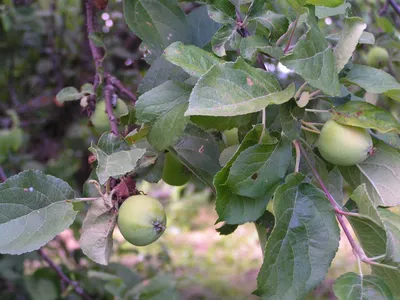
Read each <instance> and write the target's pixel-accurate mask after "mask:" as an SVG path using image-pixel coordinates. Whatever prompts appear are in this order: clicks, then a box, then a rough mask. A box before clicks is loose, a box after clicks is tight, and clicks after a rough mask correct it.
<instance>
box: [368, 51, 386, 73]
mask: <svg viewBox="0 0 400 300" xmlns="http://www.w3.org/2000/svg"><path fill="white" fill-rule="evenodd" d="M388 62H389V53H388V52H387V50H386V49H385V48H382V47H373V48H371V50H369V52H368V55H367V63H368V65H370V66H371V67H374V68H383V67H385V66H386V65H387V64H388Z"/></svg>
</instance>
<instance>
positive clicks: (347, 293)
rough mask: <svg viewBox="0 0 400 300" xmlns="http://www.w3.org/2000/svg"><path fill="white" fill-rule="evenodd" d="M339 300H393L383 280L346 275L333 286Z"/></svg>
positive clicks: (373, 277)
mask: <svg viewBox="0 0 400 300" xmlns="http://www.w3.org/2000/svg"><path fill="white" fill-rule="evenodd" d="M333 291H334V292H335V296H336V297H338V299H339V300H348V299H352V300H353V299H354V300H367V299H371V300H372V299H373V300H392V299H395V298H393V295H392V292H391V291H390V288H389V287H388V285H387V284H386V283H385V281H384V280H383V279H382V278H379V277H376V276H370V275H365V276H360V275H358V274H355V273H346V274H343V275H342V276H340V277H339V278H338V279H336V282H335V285H334V286H333Z"/></svg>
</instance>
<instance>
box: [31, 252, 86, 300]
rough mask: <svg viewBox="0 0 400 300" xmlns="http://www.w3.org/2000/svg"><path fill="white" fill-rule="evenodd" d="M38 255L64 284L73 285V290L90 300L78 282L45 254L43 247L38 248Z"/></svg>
mask: <svg viewBox="0 0 400 300" xmlns="http://www.w3.org/2000/svg"><path fill="white" fill-rule="evenodd" d="M38 252H39V254H40V256H41V257H42V258H43V260H44V261H45V262H46V263H47V264H48V265H49V266H50V268H52V269H53V270H54V271H55V272H56V273H57V276H58V277H59V278H60V279H61V280H62V281H63V282H65V283H66V284H68V285H71V286H73V287H74V290H75V292H76V293H77V294H78V295H79V296H81V297H82V298H83V299H85V300H91V299H92V298H91V297H90V296H89V295H88V294H87V293H86V292H85V291H84V290H83V289H82V288H81V286H80V285H79V283H78V282H76V281H73V280H71V279H69V278H68V276H67V275H65V274H64V272H63V271H62V270H61V268H60V267H59V266H57V265H56V264H55V263H54V261H53V260H52V259H51V258H50V257H48V256H47V254H46V253H44V251H43V249H39V250H38Z"/></svg>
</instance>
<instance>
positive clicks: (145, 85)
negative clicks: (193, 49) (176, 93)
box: [138, 57, 189, 94]
mask: <svg viewBox="0 0 400 300" xmlns="http://www.w3.org/2000/svg"><path fill="white" fill-rule="evenodd" d="M188 78H189V75H188V74H187V73H186V72H185V71H184V70H182V68H181V67H178V66H175V65H174V64H172V63H170V62H169V61H167V60H165V59H164V58H162V57H159V58H158V59H157V60H156V61H155V62H154V63H153V64H152V65H151V67H150V68H149V69H148V70H147V72H146V75H145V76H144V77H143V79H142V81H141V82H140V85H139V87H138V92H139V93H141V94H144V93H146V92H148V91H150V90H151V89H153V88H155V87H157V86H159V85H160V84H162V83H164V82H166V81H168V80H176V81H185V80H186V79H188Z"/></svg>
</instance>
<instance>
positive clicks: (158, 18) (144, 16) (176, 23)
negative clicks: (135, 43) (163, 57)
mask: <svg viewBox="0 0 400 300" xmlns="http://www.w3.org/2000/svg"><path fill="white" fill-rule="evenodd" d="M124 15H125V21H126V23H127V24H128V26H129V28H130V29H131V30H132V31H133V32H134V33H135V34H136V35H137V36H138V37H140V39H141V40H142V41H143V42H144V43H145V44H147V45H148V46H149V48H150V49H151V48H155V49H165V48H166V47H167V46H168V45H169V44H171V43H173V42H175V41H182V42H184V43H189V42H190V41H191V36H190V32H189V26H188V23H187V21H186V16H185V14H184V12H183V11H182V10H181V8H180V7H179V6H178V4H177V2H176V1H175V0H159V1H154V0H124Z"/></svg>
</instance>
